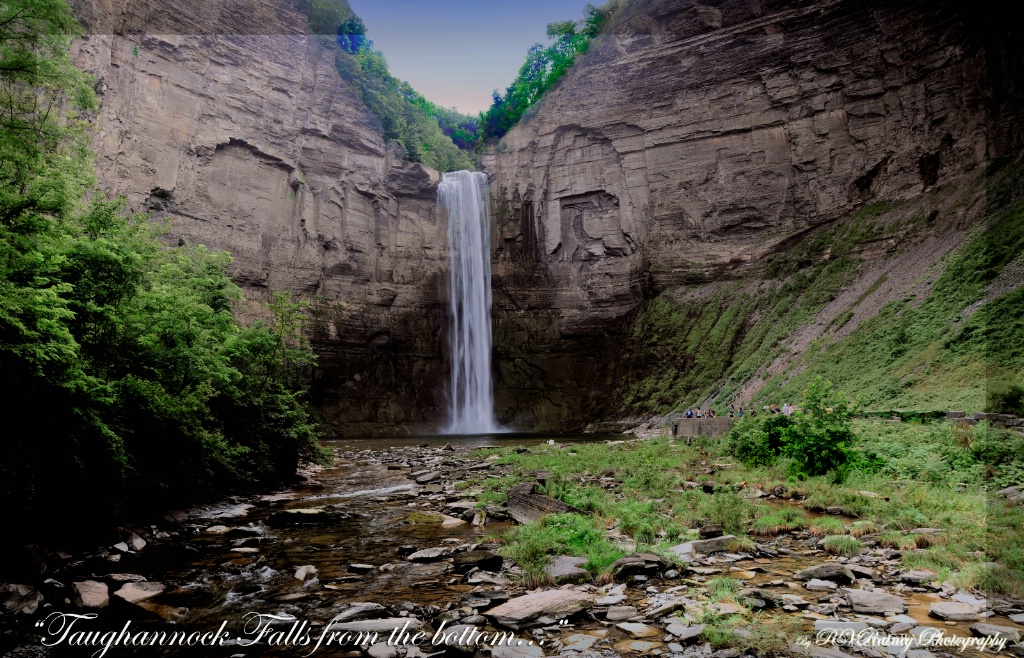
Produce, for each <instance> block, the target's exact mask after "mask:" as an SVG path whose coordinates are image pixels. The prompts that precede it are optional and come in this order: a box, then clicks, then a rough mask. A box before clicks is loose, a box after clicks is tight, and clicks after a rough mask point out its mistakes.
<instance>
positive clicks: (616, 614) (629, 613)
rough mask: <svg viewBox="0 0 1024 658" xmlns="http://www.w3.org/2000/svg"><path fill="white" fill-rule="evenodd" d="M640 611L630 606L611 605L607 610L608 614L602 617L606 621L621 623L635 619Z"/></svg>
mask: <svg viewBox="0 0 1024 658" xmlns="http://www.w3.org/2000/svg"><path fill="white" fill-rule="evenodd" d="M638 614H640V611H639V610H637V609H636V608H635V607H633V606H631V605H613V606H612V607H610V608H608V614H606V615H605V616H604V618H605V619H607V620H608V621H622V620H624V619H629V618H630V617H636V616H637V615H638Z"/></svg>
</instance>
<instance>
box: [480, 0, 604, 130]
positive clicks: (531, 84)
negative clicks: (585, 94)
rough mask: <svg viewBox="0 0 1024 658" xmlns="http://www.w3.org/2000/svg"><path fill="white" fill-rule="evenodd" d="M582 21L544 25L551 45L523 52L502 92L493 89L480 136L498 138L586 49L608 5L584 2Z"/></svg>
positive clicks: (538, 45) (600, 23) (601, 23)
mask: <svg viewBox="0 0 1024 658" xmlns="http://www.w3.org/2000/svg"><path fill="white" fill-rule="evenodd" d="M585 14H586V15H585V16H584V19H583V21H582V23H579V24H577V23H576V22H575V21H563V22H560V23H551V24H550V25H548V30H547V36H548V38H549V39H551V41H552V43H551V45H549V46H547V47H544V46H543V45H541V44H539V43H538V44H534V45H533V46H532V47H531V48H530V50H529V51H528V52H527V54H526V61H525V62H524V63H523V65H522V67H521V68H520V69H519V74H518V75H517V76H516V79H515V80H513V82H512V84H511V85H509V86H508V88H507V89H506V90H505V93H504V94H499V93H498V92H497V91H495V92H494V102H493V103H492V105H491V107H490V109H488V110H487V112H484V113H483V114H482V115H481V117H480V124H481V133H480V136H481V138H482V139H483V140H494V139H499V138H501V137H502V136H503V135H504V134H505V133H507V132H508V131H509V130H511V129H512V126H514V125H516V123H517V122H518V121H519V119H520V118H522V116H523V114H524V113H525V112H526V111H527V110H528V109H529V108H530V107H531V106H532V105H533V104H534V103H536V102H537V101H539V100H540V99H541V98H542V97H543V96H544V94H545V93H547V91H548V90H549V89H551V88H552V87H554V86H555V84H556V83H557V82H558V81H559V80H560V79H561V78H562V76H563V75H565V72H566V71H568V70H569V68H570V67H571V66H572V65H573V63H574V62H575V61H576V58H577V57H578V56H580V55H582V54H583V53H585V52H587V48H588V47H589V46H590V41H591V40H592V39H593V38H594V37H596V36H597V35H598V34H599V33H600V32H601V28H602V27H604V24H605V22H606V21H607V20H608V17H609V16H610V15H611V9H610V5H605V6H603V7H595V6H594V5H592V4H587V7H586V12H585Z"/></svg>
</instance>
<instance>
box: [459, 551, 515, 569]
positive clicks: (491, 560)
mask: <svg viewBox="0 0 1024 658" xmlns="http://www.w3.org/2000/svg"><path fill="white" fill-rule="evenodd" d="M454 563H455V571H457V572H458V573H466V572H468V571H471V570H472V569H483V570H484V571H500V570H501V566H502V564H504V559H502V557H501V556H500V555H498V554H497V553H494V552H493V551H469V552H468V553H459V554H458V555H456V556H455V559H454Z"/></svg>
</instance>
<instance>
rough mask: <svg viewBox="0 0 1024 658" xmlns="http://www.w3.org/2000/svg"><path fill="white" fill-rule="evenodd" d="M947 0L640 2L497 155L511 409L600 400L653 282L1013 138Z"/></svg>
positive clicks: (730, 262)
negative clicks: (997, 117)
mask: <svg viewBox="0 0 1024 658" xmlns="http://www.w3.org/2000/svg"><path fill="white" fill-rule="evenodd" d="M954 4H955V3H952V2H948V3H942V2H939V3H935V2H898V3H887V2H868V3H863V2H831V1H830V2H815V1H805V2H788V3H787V2H770V1H762V0H725V1H722V2H714V3H709V4H698V3H695V2H692V1H685V0H650V1H646V2H633V3H628V4H627V6H626V7H625V8H624V9H623V10H622V11H621V12H620V13H619V15H617V16H616V17H615V18H614V19H613V24H612V25H611V31H610V34H608V35H606V36H604V37H602V38H601V39H599V40H598V41H596V42H595V43H594V44H593V45H592V48H591V51H590V52H589V53H588V54H587V56H586V57H585V59H584V60H583V61H582V62H581V63H579V64H577V65H576V66H575V67H574V68H573V69H572V70H571V71H570V73H569V74H568V75H567V77H566V78H565V79H564V80H563V81H562V82H561V83H560V84H559V85H558V87H557V88H556V89H555V90H554V91H553V92H551V93H550V94H549V95H548V96H547V97H546V98H545V99H544V100H543V101H542V102H541V103H540V105H539V107H538V108H536V109H535V110H533V111H532V112H531V114H532V116H530V117H529V118H528V119H526V120H524V121H523V122H521V123H520V124H519V125H518V126H517V127H516V128H515V129H513V130H512V131H511V132H510V133H509V134H508V135H507V136H506V137H505V138H504V139H503V140H502V143H501V144H500V145H499V146H498V148H497V149H495V150H494V151H492V152H491V153H490V154H489V155H488V156H487V158H486V160H485V166H486V169H487V171H488V173H489V174H490V176H491V185H492V194H493V195H494V197H495V205H496V208H497V211H498V212H497V222H498V235H499V240H498V243H497V244H496V245H495V248H496V263H497V264H496V273H495V305H496V307H497V308H496V312H495V315H496V330H495V335H496V340H497V345H496V348H495V349H496V363H497V367H498V377H499V379H498V399H499V414H500V415H502V416H504V417H505V418H510V417H518V418H520V419H523V420H525V421H526V422H527V423H530V422H534V423H539V424H543V425H549V426H572V425H574V424H579V423H581V422H583V421H585V420H587V419H588V418H589V419H597V418H600V417H601V416H602V407H606V406H607V405H608V403H609V402H608V401H607V400H606V399H604V398H603V396H602V391H605V392H606V391H608V390H610V389H611V388H612V386H613V385H614V383H615V377H616V371H617V362H618V360H619V359H618V357H617V354H616V346H617V345H621V330H622V329H623V328H625V327H626V326H627V325H628V319H629V317H630V314H631V312H632V311H633V310H634V309H635V308H636V307H637V305H638V304H639V303H640V302H641V301H642V300H643V299H644V298H645V297H650V296H651V295H655V294H658V293H659V292H661V291H664V290H666V289H669V288H673V287H676V286H679V285H682V284H687V283H700V282H706V281H711V280H715V279H717V280H720V279H723V278H730V277H733V276H738V275H740V274H742V273H749V272H750V271H751V269H752V268H754V267H757V263H758V261H759V259H761V258H762V257H764V256H765V255H767V254H769V253H771V252H772V251H773V250H777V249H782V248H785V246H786V244H787V243H788V242H791V241H792V240H794V239H797V238H798V237H799V235H800V234H801V233H802V232H804V231H806V230H807V229H810V228H813V227H815V226H820V225H822V224H825V223H827V222H830V221H833V220H835V219H837V218H840V217H842V216H845V215H848V214H850V213H851V212H853V211H855V210H857V209H858V208H860V207H862V206H863V205H864V204H865V203H867V202H869V201H872V200H875V199H879V198H881V199H887V200H902V199H909V198H913V197H915V196H918V195H921V194H922V193H923V192H924V191H925V190H929V189H931V188H933V187H934V186H936V184H938V183H943V182H946V181H950V180H953V179H956V178H958V177H961V176H963V175H966V174H970V173H972V172H977V171H978V170H979V167H980V166H981V165H983V164H984V163H985V162H986V160H987V159H989V158H992V157H994V156H995V155H999V149H1004V150H1005V149H1009V148H1013V147H1014V146H1015V139H1016V137H1015V135H1014V134H1013V129H1011V128H1008V127H1005V128H1001V129H999V130H993V127H994V126H995V124H994V116H993V113H994V112H996V111H997V110H999V109H1000V107H999V103H1000V99H999V98H998V96H999V93H998V89H999V88H1000V82H999V81H998V80H993V79H992V78H993V77H994V76H995V75H996V73H994V72H993V64H992V62H993V60H998V59H999V57H1000V56H1001V55H1000V53H997V52H993V50H992V49H991V48H986V43H985V35H983V34H980V33H979V32H978V31H977V30H976V29H975V28H974V26H971V25H968V24H967V23H966V22H965V19H964V18H963V16H961V15H960V14H959V13H958V11H957V10H956V8H955V7H954ZM598 355H602V356H598Z"/></svg>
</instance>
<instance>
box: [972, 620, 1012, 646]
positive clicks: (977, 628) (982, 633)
mask: <svg viewBox="0 0 1024 658" xmlns="http://www.w3.org/2000/svg"><path fill="white" fill-rule="evenodd" d="M971 633H973V634H974V635H976V636H978V637H996V638H1004V637H1005V638H1006V639H1007V640H1009V641H1010V642H1020V638H1021V632H1020V630H1019V629H1017V628H1014V627H1013V626H1000V625H999V624H973V625H972V626H971Z"/></svg>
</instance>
